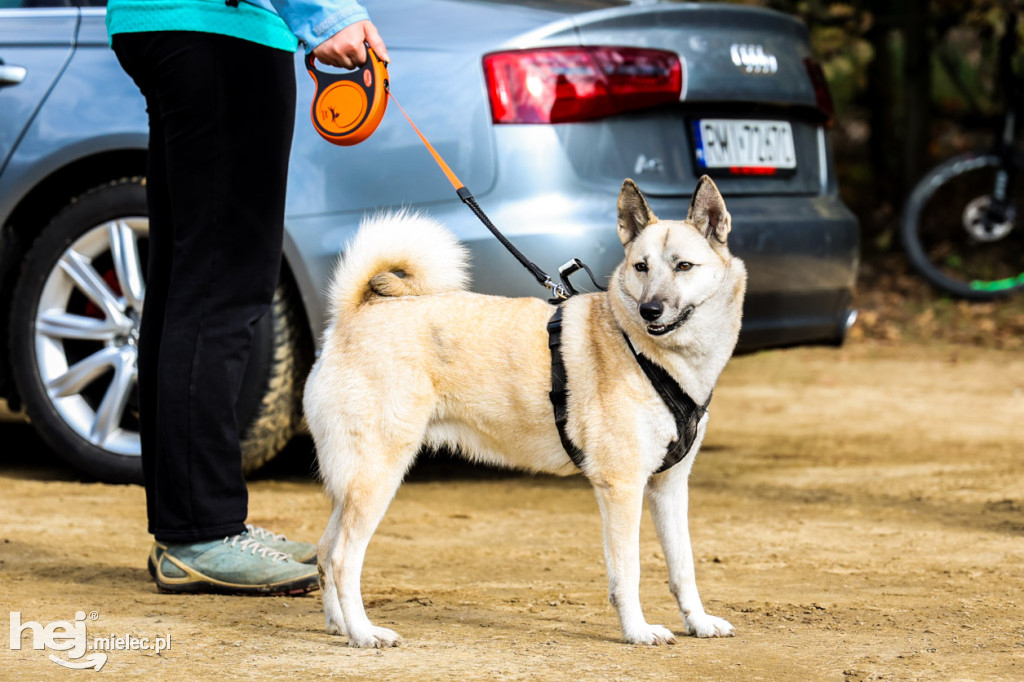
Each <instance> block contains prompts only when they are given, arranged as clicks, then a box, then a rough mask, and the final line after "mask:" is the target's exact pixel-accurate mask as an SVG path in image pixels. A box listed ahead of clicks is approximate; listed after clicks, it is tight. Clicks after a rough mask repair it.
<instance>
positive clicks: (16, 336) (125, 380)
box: [8, 178, 301, 483]
mask: <svg viewBox="0 0 1024 682" xmlns="http://www.w3.org/2000/svg"><path fill="white" fill-rule="evenodd" d="M148 235H149V219H148V216H147V210H146V191H145V186H144V180H143V179H142V178H125V179H122V180H119V181H116V182H112V183H109V184H106V185H102V186H100V187H96V188H94V189H92V190H90V191H89V192H86V193H85V194H83V195H82V196H80V197H79V198H77V199H75V200H74V201H72V202H71V203H70V204H69V205H68V206H66V207H65V208H64V209H63V210H62V211H61V212H60V213H58V214H57V216H56V217H55V218H54V219H53V220H52V221H51V222H50V223H49V224H48V225H47V226H46V227H45V228H44V229H43V231H42V232H41V233H40V235H39V236H38V238H37V239H36V240H35V242H34V243H33V245H32V247H31V249H30V250H29V253H28V254H27V256H26V257H25V260H24V262H23V264H22V269H21V273H20V276H19V279H18V284H17V287H16V289H15V294H14V302H13V306H12V310H11V319H10V324H9V327H8V329H9V333H10V349H11V365H12V369H13V373H14V378H15V382H16V383H17V387H18V391H19V393H20V394H21V398H22V402H23V403H24V405H25V411H26V413H27V414H28V417H29V419H30V420H31V421H32V424H33V426H34V427H35V429H36V430H37V431H38V432H39V434H40V436H41V437H42V438H43V439H44V440H45V441H46V442H47V444H48V445H50V447H52V448H53V449H54V450H55V451H56V452H57V453H58V454H59V455H60V456H62V457H63V458H64V459H65V460H67V461H68V462H69V463H70V464H71V465H72V466H74V467H76V468H77V469H79V470H80V471H82V472H84V473H86V474H88V475H90V476H92V477H95V478H96V479H98V480H101V481H105V482H109V483H141V482H142V461H141V457H140V445H139V419H138V402H137V389H136V378H137V372H138V370H137V345H136V344H137V340H138V329H139V321H140V319H141V315H142V311H143V302H144V299H145V263H146V256H147V252H146V247H147V242H148ZM293 300H294V298H293V297H292V296H291V292H290V290H289V288H288V287H287V285H286V284H285V283H282V284H280V285H278V289H277V291H276V292H275V296H274V304H273V309H272V311H271V312H270V313H269V314H268V315H266V316H265V317H264V319H263V320H261V321H260V323H259V324H257V326H256V330H255V337H254V339H253V352H252V356H251V359H250V362H249V365H248V367H247V368H246V373H245V376H244V378H243V381H242V394H241V396H240V398H239V401H238V405H237V406H236V407H237V413H238V417H239V424H240V425H242V427H241V429H240V430H241V433H242V447H243V469H244V471H245V472H246V473H249V472H251V471H253V470H255V469H256V468H257V467H259V466H261V465H262V464H264V463H266V462H267V461H269V460H270V459H271V458H272V457H274V456H275V455H276V454H277V453H278V452H279V451H280V450H281V449H282V448H283V447H284V445H285V444H287V442H288V440H289V439H290V438H291V437H292V435H293V434H294V433H295V431H296V429H297V427H298V425H299V423H300V419H301V416H300V415H301V411H300V397H299V391H298V388H299V386H300V385H301V383H300V382H301V375H300V371H301V368H300V367H299V366H298V365H299V364H300V363H299V362H298V357H299V355H298V351H299V350H300V348H299V344H300V337H299V331H298V330H299V325H298V323H297V320H296V314H295V311H294V306H293V304H292V301H293Z"/></svg>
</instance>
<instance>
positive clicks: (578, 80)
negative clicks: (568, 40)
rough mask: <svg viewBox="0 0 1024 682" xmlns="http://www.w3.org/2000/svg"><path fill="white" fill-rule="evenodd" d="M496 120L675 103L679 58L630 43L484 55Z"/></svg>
mask: <svg viewBox="0 0 1024 682" xmlns="http://www.w3.org/2000/svg"><path fill="white" fill-rule="evenodd" d="M484 72H485V74H486V77H487V90H488V94H489V96H490V100H491V118H492V120H493V121H494V122H495V123H569V122H573V121H586V120H590V119H595V118H602V117H604V116H612V115H614V114H619V113H622V112H625V111H631V110H635V109H646V108H649V107H653V106H657V105H659V104H668V103H671V102H678V101H679V93H680V92H682V85H683V70H682V66H681V65H680V62H679V56H678V55H676V54H675V53H674V52H666V51H664V50H649V49H639V48H632V47H554V48H541V49H530V50H511V51H508V52H496V53H493V54H489V55H486V56H485V57H484Z"/></svg>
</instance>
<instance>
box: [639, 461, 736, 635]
mask: <svg viewBox="0 0 1024 682" xmlns="http://www.w3.org/2000/svg"><path fill="white" fill-rule="evenodd" d="M692 466H693V462H692V459H691V460H690V461H685V460H684V461H683V462H680V463H679V464H677V465H676V466H674V467H672V468H671V469H669V470H668V471H666V472H664V473H661V474H658V475H656V476H652V477H651V479H650V481H649V482H648V485H647V501H648V503H649V504H650V505H651V518H653V519H654V527H655V529H657V532H658V539H659V540H661V547H662V550H663V551H664V552H665V562H666V563H667V564H668V584H669V589H670V590H671V591H672V594H673V595H674V596H675V598H676V601H678V602H679V610H680V611H682V613H683V621H684V622H685V623H686V630H687V634H689V635H695V636H697V637H731V636H732V634H733V627H732V625H730V624H729V622H728V621H727V620H724V619H722V618H718V617H716V616H709V615H708V614H707V613H705V612H704V605H703V604H702V603H701V601H700V593H698V592H697V576H696V572H695V570H694V564H693V549H692V548H691V546H690V527H689V518H688V509H687V507H688V505H689V490H688V489H687V486H688V484H689V476H690V468H691V467H692Z"/></svg>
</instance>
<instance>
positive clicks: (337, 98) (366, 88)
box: [306, 44, 388, 147]
mask: <svg viewBox="0 0 1024 682" xmlns="http://www.w3.org/2000/svg"><path fill="white" fill-rule="evenodd" d="M306 71H307V72H308V73H309V76H310V78H312V79H313V83H314V85H315V87H316V93H315V94H314V95H313V104H312V106H311V107H310V110H309V115H310V118H311V119H312V121H313V128H314V129H315V130H316V132H317V133H319V134H320V137H322V138H324V139H325V140H327V141H328V142H330V143H331V144H336V145H339V146H341V147H348V146H351V145H354V144H359V143H360V142H362V141H363V140H365V139H366V138H368V137H369V136H370V135H372V134H373V131H375V130H376V129H377V126H379V125H380V122H381V120H382V119H383V118H384V111H385V110H386V109H387V106H388V99H387V96H386V94H385V93H386V92H387V90H388V65H387V63H386V62H384V61H382V60H381V59H380V57H378V56H377V53H376V52H374V51H373V49H372V48H371V47H370V46H369V45H368V44H367V45H366V62H364V63H363V65H362V66H360V67H359V68H358V69H356V70H355V71H348V72H344V73H327V72H325V71H320V70H319V69H317V68H316V59H315V58H314V57H313V55H312V54H307V55H306Z"/></svg>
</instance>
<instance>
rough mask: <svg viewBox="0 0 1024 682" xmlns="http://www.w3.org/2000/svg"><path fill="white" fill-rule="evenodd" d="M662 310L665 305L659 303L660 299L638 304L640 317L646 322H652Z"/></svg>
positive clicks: (663, 310) (659, 315)
mask: <svg viewBox="0 0 1024 682" xmlns="http://www.w3.org/2000/svg"><path fill="white" fill-rule="evenodd" d="M663 312H665V307H664V306H663V305H661V301H647V303H641V304H640V317H642V318H644V319H645V320H647V321H648V322H654V321H655V320H656V319H658V318H659V317H661V314H662V313H663Z"/></svg>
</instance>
